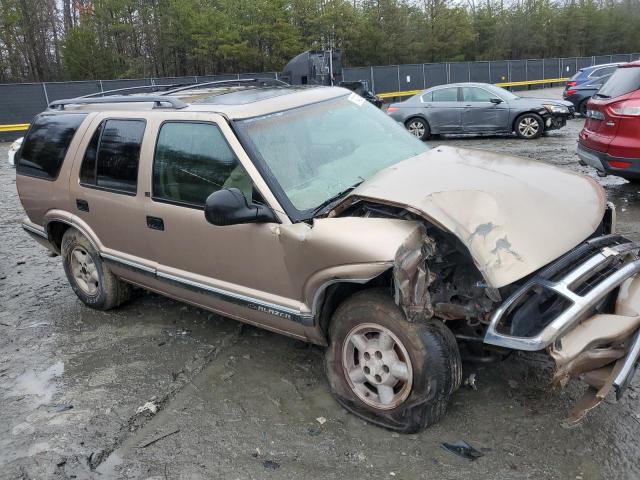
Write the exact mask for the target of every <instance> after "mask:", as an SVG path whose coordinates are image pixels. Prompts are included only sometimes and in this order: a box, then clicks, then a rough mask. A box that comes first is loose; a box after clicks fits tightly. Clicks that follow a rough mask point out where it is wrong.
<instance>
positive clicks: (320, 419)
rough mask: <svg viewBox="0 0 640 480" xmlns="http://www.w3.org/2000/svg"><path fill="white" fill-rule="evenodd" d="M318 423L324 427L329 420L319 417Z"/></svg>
mask: <svg viewBox="0 0 640 480" xmlns="http://www.w3.org/2000/svg"><path fill="white" fill-rule="evenodd" d="M316 422H318V423H319V424H320V425H324V424H325V423H326V422H327V419H326V418H324V417H318V418H316Z"/></svg>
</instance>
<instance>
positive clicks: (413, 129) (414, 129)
mask: <svg viewBox="0 0 640 480" xmlns="http://www.w3.org/2000/svg"><path fill="white" fill-rule="evenodd" d="M407 130H409V132H410V133H412V134H413V135H415V136H416V137H418V138H422V137H423V136H424V132H425V130H426V127H425V125H424V123H422V122H421V121H420V120H412V121H411V122H409V126H408V127H407Z"/></svg>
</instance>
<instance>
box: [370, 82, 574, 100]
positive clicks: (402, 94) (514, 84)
mask: <svg viewBox="0 0 640 480" xmlns="http://www.w3.org/2000/svg"><path fill="white" fill-rule="evenodd" d="M567 80H569V78H568V77H563V78H549V79H547V80H526V81H523V82H502V83H495V84H494V85H495V86H496V87H524V86H527V85H543V84H545V83H562V82H566V81H567ZM429 88H430V87H429ZM424 90H425V89H421V90H405V91H403V92H389V93H380V94H378V97H380V98H393V97H409V96H411V95H416V94H418V93H420V92H424Z"/></svg>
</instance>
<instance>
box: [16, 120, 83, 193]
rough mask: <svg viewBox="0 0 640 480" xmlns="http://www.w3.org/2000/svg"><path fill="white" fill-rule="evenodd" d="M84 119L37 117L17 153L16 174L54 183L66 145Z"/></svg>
mask: <svg viewBox="0 0 640 480" xmlns="http://www.w3.org/2000/svg"><path fill="white" fill-rule="evenodd" d="M86 116H87V115H86V114H84V113H65V114H42V115H39V116H37V117H36V119H35V120H34V121H33V123H32V124H31V127H30V128H29V132H28V133H27V136H26V137H25V139H24V142H23V145H22V149H21V150H20V153H19V158H18V164H17V173H19V174H21V175H28V176H32V177H39V178H44V179H47V180H55V179H56V177H57V176H58V173H59V172H60V168H61V167H62V162H63V160H64V157H65V155H66V154H67V149H68V148H69V144H70V143H71V140H72V139H73V136H74V135H75V133H76V131H77V130H78V127H79V126H80V124H81V123H82V121H83V120H84V119H85V117H86Z"/></svg>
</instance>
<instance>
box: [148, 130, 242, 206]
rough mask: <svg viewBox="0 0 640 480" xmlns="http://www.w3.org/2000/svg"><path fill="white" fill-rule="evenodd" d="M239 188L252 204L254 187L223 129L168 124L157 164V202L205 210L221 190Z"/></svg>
mask: <svg viewBox="0 0 640 480" xmlns="http://www.w3.org/2000/svg"><path fill="white" fill-rule="evenodd" d="M231 187H236V188H238V189H240V191H242V192H243V193H244V194H245V196H246V197H247V200H249V201H251V200H252V198H251V195H252V189H253V184H252V182H251V179H250V177H249V175H248V174H247V172H246V171H245V170H244V168H243V167H242V165H241V164H240V163H239V162H238V160H237V159H236V156H235V155H234V153H233V152H232V151H231V148H230V147H229V145H228V144H227V142H226V140H225V138H224V136H223V135H222V132H221V131H220V129H219V128H218V127H217V126H216V125H214V124H211V123H196V122H166V123H165V124H163V125H162V127H161V128H160V133H159V134H158V140H157V143H156V153H155V158H154V161H153V198H154V199H155V200H166V201H169V202H175V203H180V204H187V205H191V206H198V207H200V206H203V205H204V203H205V201H206V199H207V197H208V196H209V195H211V194H212V193H213V192H215V191H217V190H220V189H221V188H231Z"/></svg>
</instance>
